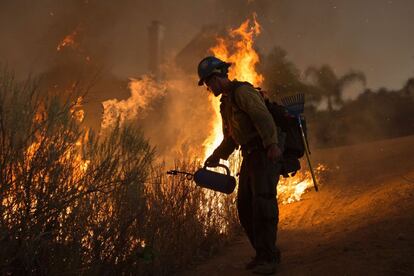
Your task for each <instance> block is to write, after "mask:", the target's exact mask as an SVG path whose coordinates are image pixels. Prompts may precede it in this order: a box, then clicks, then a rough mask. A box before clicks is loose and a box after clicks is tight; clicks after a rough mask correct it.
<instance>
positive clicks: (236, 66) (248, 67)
mask: <svg viewBox="0 0 414 276" xmlns="http://www.w3.org/2000/svg"><path fill="white" fill-rule="evenodd" d="M259 34H260V24H259V23H258V22H257V20H256V15H253V19H252V20H250V19H247V20H246V21H244V22H243V23H242V24H241V25H240V27H238V28H237V29H231V30H230V31H229V39H224V38H222V37H219V38H217V45H216V46H214V47H213V48H211V49H210V51H211V52H212V54H213V55H214V56H216V57H217V58H219V59H221V60H225V61H227V62H230V63H232V66H231V67H230V68H229V78H230V79H239V80H242V81H248V82H250V83H252V84H253V85H255V86H259V85H260V84H262V82H263V80H264V78H263V76H262V75H261V74H259V73H257V71H256V65H257V64H258V63H259V61H260V59H259V55H258V54H257V52H256V51H255V49H254V48H253V45H254V38H255V37H256V36H257V35H259ZM210 101H211V103H212V106H213V109H214V120H213V127H212V131H211V134H210V136H209V137H208V138H207V139H206V141H205V142H204V148H205V151H204V155H205V156H204V157H207V156H209V155H210V154H211V153H212V152H213V151H214V149H215V148H216V147H217V146H218V145H219V144H220V142H221V140H222V139H223V134H222V124H221V117H220V99H219V98H216V97H214V96H213V95H210Z"/></svg>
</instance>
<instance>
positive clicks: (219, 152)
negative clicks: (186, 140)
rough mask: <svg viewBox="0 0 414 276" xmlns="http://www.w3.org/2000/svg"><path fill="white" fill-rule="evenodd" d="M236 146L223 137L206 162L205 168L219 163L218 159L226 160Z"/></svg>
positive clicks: (230, 139) (229, 139)
mask: <svg viewBox="0 0 414 276" xmlns="http://www.w3.org/2000/svg"><path fill="white" fill-rule="evenodd" d="M236 147H237V144H236V142H234V140H233V139H232V138H231V137H224V139H223V141H222V142H221V144H220V145H219V146H218V147H217V148H216V149H215V150H214V152H213V154H211V155H210V156H209V157H208V158H207V159H206V161H205V162H204V165H205V166H215V165H217V164H218V163H219V162H220V159H224V160H227V159H228V158H229V156H230V154H231V153H232V152H233V151H234V150H235V149H236Z"/></svg>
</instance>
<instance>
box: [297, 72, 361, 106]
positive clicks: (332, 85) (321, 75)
mask: <svg viewBox="0 0 414 276" xmlns="http://www.w3.org/2000/svg"><path fill="white" fill-rule="evenodd" d="M305 76H306V78H308V79H310V80H311V82H312V84H313V87H314V90H315V91H317V93H318V94H320V96H321V97H324V98H326V99H327V101H328V111H329V112H332V110H333V105H334V104H336V105H341V104H343V101H342V90H343V88H344V87H345V86H346V85H348V84H351V83H353V82H356V81H360V82H362V83H363V84H364V85H365V83H366V78H365V75H364V73H362V72H359V71H349V72H347V73H346V74H344V75H343V76H337V75H336V74H335V72H334V71H333V69H332V68H331V67H330V66H329V65H322V66H321V67H319V68H317V67H313V66H311V67H309V68H308V69H306V71H305Z"/></svg>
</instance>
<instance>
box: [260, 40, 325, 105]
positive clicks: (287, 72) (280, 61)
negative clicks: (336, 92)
mask: <svg viewBox="0 0 414 276" xmlns="http://www.w3.org/2000/svg"><path fill="white" fill-rule="evenodd" d="M262 71H263V74H264V76H265V81H264V86H265V88H266V89H268V90H269V91H270V97H271V98H277V97H283V96H286V95H291V94H297V93H305V94H306V96H309V98H308V97H307V98H308V99H309V100H310V101H317V102H318V101H320V99H321V97H320V94H319V93H316V92H317V91H315V89H314V87H313V86H310V85H307V84H306V83H305V82H304V81H302V79H301V72H300V70H299V69H298V68H297V67H296V65H295V64H294V63H292V62H291V61H289V60H288V58H287V52H286V51H285V50H284V49H282V48H280V47H274V48H273V49H272V51H271V52H270V53H269V54H268V55H267V56H266V58H265V59H264V60H263V68H262Z"/></svg>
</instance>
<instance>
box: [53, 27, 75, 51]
mask: <svg viewBox="0 0 414 276" xmlns="http://www.w3.org/2000/svg"><path fill="white" fill-rule="evenodd" d="M77 35H78V31H77V30H74V31H73V32H72V33H70V34H68V35H67V36H65V37H64V38H63V39H62V41H61V42H60V43H59V44H58V46H57V47H56V50H57V51H60V50H62V49H63V48H65V47H75V45H76V42H75V38H76V36H77Z"/></svg>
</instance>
